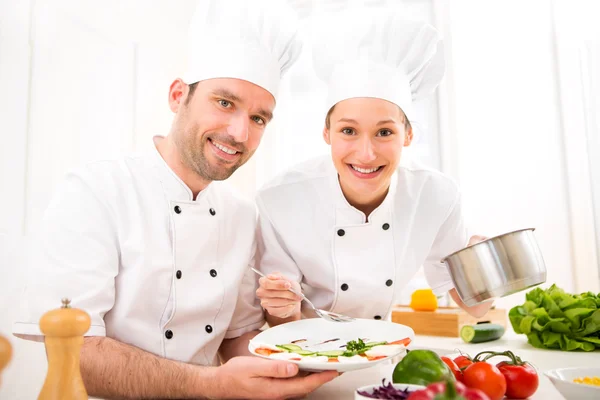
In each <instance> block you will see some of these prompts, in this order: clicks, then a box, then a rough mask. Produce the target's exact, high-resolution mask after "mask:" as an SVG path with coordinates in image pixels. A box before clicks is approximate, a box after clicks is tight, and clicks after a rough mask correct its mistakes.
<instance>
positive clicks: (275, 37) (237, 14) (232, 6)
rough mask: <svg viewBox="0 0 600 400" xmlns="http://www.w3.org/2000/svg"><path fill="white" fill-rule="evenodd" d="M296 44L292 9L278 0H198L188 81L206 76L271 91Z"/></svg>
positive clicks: (298, 43) (185, 77)
mask: <svg viewBox="0 0 600 400" xmlns="http://www.w3.org/2000/svg"><path fill="white" fill-rule="evenodd" d="M301 48H302V44H301V41H300V39H299V38H298V21H297V17H296V15H295V13H294V11H293V10H292V9H291V8H290V7H289V6H287V4H286V2H285V1H281V0H252V1H248V0H200V1H199V2H198V6H197V8H196V11H195V13H194V15H193V17H192V20H191V23H190V26H189V34H188V54H187V55H188V60H187V70H186V72H185V74H184V75H183V78H182V79H183V81H184V82H185V83H187V84H192V83H195V82H199V81H202V80H206V79H212V78H236V79H243V80H246V81H248V82H252V83H254V84H256V85H258V86H261V87H262V88H264V89H266V90H268V91H269V92H270V93H271V94H272V95H273V97H275V98H276V97H277V89H278V87H279V81H280V79H281V77H282V75H283V74H284V72H285V71H286V70H287V69H289V68H290V66H291V65H292V64H293V63H294V62H295V61H296V60H297V58H298V56H299V55H300V50H301Z"/></svg>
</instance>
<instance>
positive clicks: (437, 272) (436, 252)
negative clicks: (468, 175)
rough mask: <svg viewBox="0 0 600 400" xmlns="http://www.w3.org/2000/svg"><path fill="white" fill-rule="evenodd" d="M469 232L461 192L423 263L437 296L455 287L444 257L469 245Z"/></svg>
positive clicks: (426, 275) (430, 284) (428, 280)
mask: <svg viewBox="0 0 600 400" xmlns="http://www.w3.org/2000/svg"><path fill="white" fill-rule="evenodd" d="M468 240H469V238H468V234H467V229H466V227H465V222H464V217H463V214H462V207H461V198H460V194H458V195H457V197H456V200H455V201H454V204H453V205H452V206H451V207H450V210H449V213H448V216H447V217H446V219H445V221H444V222H443V223H442V225H441V226H440V229H439V231H438V233H437V235H436V238H435V240H434V242H433V245H432V246H431V250H430V251H429V255H428V256H427V259H426V260H425V263H424V265H423V270H424V272H425V278H426V279H427V283H428V284H429V286H430V287H431V289H432V290H433V293H434V294H435V295H436V296H440V295H442V294H444V293H446V292H447V291H449V290H450V289H452V288H454V283H453V282H452V278H451V277H450V273H449V272H448V268H447V267H446V264H444V263H443V262H442V259H443V258H444V257H446V256H448V255H450V254H452V253H454V252H455V251H458V250H461V249H463V248H464V247H466V246H467V243H468Z"/></svg>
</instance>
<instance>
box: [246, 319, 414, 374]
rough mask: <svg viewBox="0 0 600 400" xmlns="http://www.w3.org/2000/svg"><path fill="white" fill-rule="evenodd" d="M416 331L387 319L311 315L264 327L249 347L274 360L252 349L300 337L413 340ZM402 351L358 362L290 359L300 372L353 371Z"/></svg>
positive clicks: (314, 338)
mask: <svg viewBox="0 0 600 400" xmlns="http://www.w3.org/2000/svg"><path fill="white" fill-rule="evenodd" d="M414 337H415V332H414V331H413V330H412V329H411V328H409V327H408V326H405V325H400V324H396V323H393V322H388V321H381V320H380V321H377V320H374V319H357V320H355V321H353V322H344V323H341V322H330V321H326V320H324V319H322V318H310V319H303V320H300V321H294V322H288V323H287V324H283V325H278V326H276V327H274V328H270V329H267V330H265V331H263V332H261V333H260V334H258V335H257V336H255V337H254V339H252V340H251V341H250V344H249V345H248V349H249V350H250V352H251V353H252V354H254V355H256V356H258V357H262V358H267V359H269V360H273V358H271V357H268V356H264V355H261V354H257V353H255V352H254V350H255V349H256V348H257V347H258V346H260V345H263V344H268V345H271V346H275V345H277V344H286V343H291V342H292V341H295V340H299V339H308V340H311V341H312V340H315V341H325V340H329V339H334V338H343V339H348V340H356V339H358V338H369V340H372V341H387V342H393V341H395V340H400V339H404V338H410V339H411V340H413V339H414ZM404 351H405V350H404V349H402V350H400V351H398V352H397V353H396V354H391V355H389V356H388V357H385V358H382V359H379V360H375V361H369V362H357V363H326V362H325V363H320V362H310V361H307V360H306V359H304V360H301V361H294V360H290V362H293V363H295V364H298V366H299V367H300V369H301V370H303V371H311V372H316V371H326V370H335V371H339V372H346V371H353V370H358V369H364V368H369V367H372V366H374V365H376V364H379V363H381V362H384V361H386V360H389V359H390V358H392V357H396V356H398V355H399V354H402V353H403V352H404Z"/></svg>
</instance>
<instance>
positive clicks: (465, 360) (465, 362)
mask: <svg viewBox="0 0 600 400" xmlns="http://www.w3.org/2000/svg"><path fill="white" fill-rule="evenodd" d="M454 363H455V364H456V365H457V366H458V368H460V370H461V371H464V369H465V368H467V367H468V366H469V365H471V364H473V360H471V359H470V358H469V357H468V356H458V357H456V358H455V359H454Z"/></svg>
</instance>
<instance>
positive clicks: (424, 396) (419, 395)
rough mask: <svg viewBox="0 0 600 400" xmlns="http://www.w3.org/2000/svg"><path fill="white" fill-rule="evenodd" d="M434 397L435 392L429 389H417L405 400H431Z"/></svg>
mask: <svg viewBox="0 0 600 400" xmlns="http://www.w3.org/2000/svg"><path fill="white" fill-rule="evenodd" d="M434 398H435V393H432V392H431V391H429V390H425V389H422V390H417V391H416V392H412V393H411V394H410V395H409V396H408V398H407V399H406V400H433V399H434Z"/></svg>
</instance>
